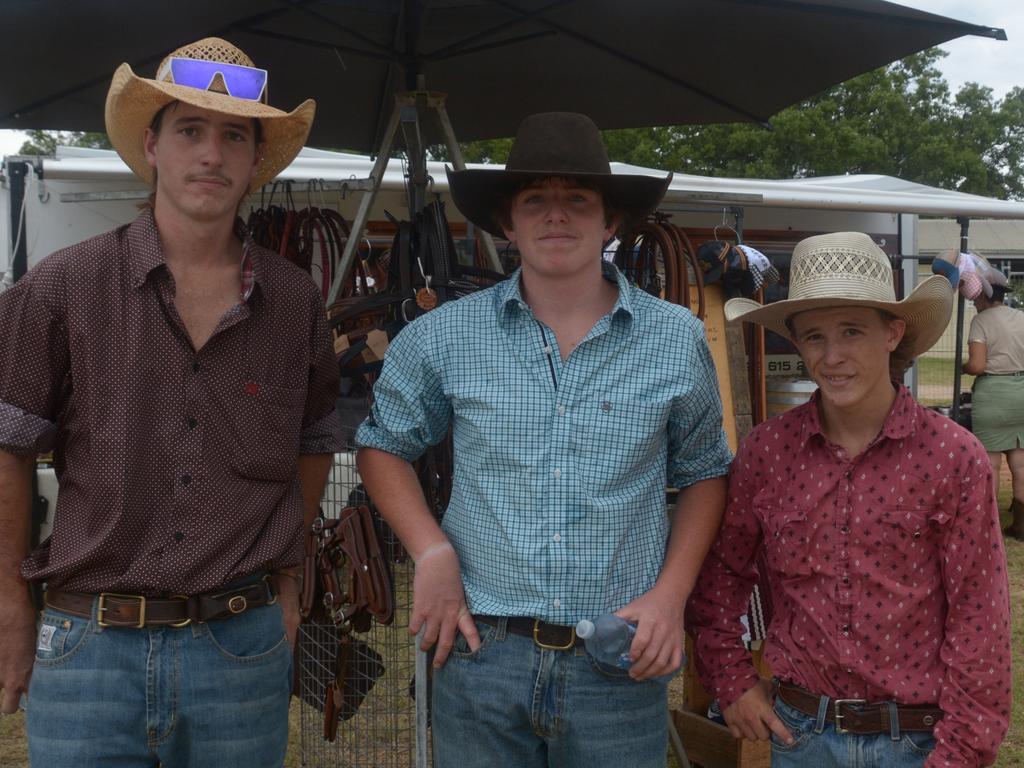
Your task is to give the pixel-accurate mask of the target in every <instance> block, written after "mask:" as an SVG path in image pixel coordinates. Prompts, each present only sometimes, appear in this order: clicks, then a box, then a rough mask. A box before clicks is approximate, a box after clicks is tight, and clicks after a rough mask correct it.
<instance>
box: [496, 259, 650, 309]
mask: <svg viewBox="0 0 1024 768" xmlns="http://www.w3.org/2000/svg"><path fill="white" fill-rule="evenodd" d="M522 274H523V268H522V267H520V268H519V269H517V270H516V271H515V272H513V273H512V274H511V275H509V278H508V279H507V280H505V281H504V282H503V283H501V284H500V285H501V290H500V291H499V292H498V296H497V298H498V301H497V310H498V321H499V322H500V321H501V320H502V319H503V318H504V317H507V316H508V315H509V314H511V313H513V312H517V311H524V310H526V309H528V306H527V304H526V300H525V299H523V292H522V286H521V278H522ZM601 276H602V277H604V279H605V280H608V281H610V282H614V283H615V284H616V285H617V286H618V288H619V296H618V298H617V299H616V300H615V305H614V306H613V307H612V311H611V316H612V318H613V319H614V318H615V317H617V316H619V315H621V316H623V317H625V318H627V319H629V320H632V318H633V291H634V290H638V289H637V288H635V287H634V286H632V285H631V284H630V282H629V281H628V280H627V279H626V276H625V275H624V274H622V272H620V271H619V269H618V268H617V267H616V266H615V265H614V264H612V263H611V262H608V261H604V260H602V261H601Z"/></svg>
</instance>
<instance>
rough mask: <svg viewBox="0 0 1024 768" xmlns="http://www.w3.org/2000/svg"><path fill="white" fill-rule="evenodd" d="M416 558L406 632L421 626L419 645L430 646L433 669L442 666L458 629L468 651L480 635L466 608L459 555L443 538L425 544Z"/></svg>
mask: <svg viewBox="0 0 1024 768" xmlns="http://www.w3.org/2000/svg"><path fill="white" fill-rule="evenodd" d="M415 560H416V571H415V574H416V575H415V578H414V579H413V585H412V596H413V603H412V616H411V618H410V620H409V631H410V632H411V633H412V634H414V635H415V634H417V633H418V632H419V631H420V627H423V640H422V642H421V643H420V648H421V649H422V650H424V651H429V650H430V649H431V648H432V647H434V646H435V644H436V647H435V648H434V668H435V669H439V668H440V667H442V666H444V663H445V661H446V660H447V659H448V654H449V652H451V649H452V643H454V642H455V632H456V630H458V631H459V632H461V633H462V636H463V637H465V638H466V641H467V642H468V643H469V647H470V650H473V651H475V650H476V649H477V648H479V647H480V635H479V633H478V632H477V631H476V624H475V623H474V621H473V617H472V616H471V615H470V613H469V609H468V608H467V607H466V595H465V592H463V590H462V572H461V571H460V569H459V557H458V555H456V554H455V549H454V548H453V547H452V545H451V544H449V543H448V542H447V541H444V542H439V543H437V544H433V545H431V546H429V547H427V548H426V549H425V550H424V551H423V552H421V553H420V554H419V556H418V557H416V558H415Z"/></svg>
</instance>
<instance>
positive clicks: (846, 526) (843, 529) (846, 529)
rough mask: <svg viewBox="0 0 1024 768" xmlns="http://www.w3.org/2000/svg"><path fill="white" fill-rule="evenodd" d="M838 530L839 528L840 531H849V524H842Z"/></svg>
mask: <svg viewBox="0 0 1024 768" xmlns="http://www.w3.org/2000/svg"><path fill="white" fill-rule="evenodd" d="M839 530H840V531H842V532H843V533H849V532H850V526H848V525H844V526H843V527H842V528H840V529H839Z"/></svg>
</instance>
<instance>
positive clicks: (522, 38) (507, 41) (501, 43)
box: [423, 29, 558, 61]
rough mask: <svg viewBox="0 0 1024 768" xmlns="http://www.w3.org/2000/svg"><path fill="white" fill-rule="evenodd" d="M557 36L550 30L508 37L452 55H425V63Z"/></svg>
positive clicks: (452, 53)
mask: <svg viewBox="0 0 1024 768" xmlns="http://www.w3.org/2000/svg"><path fill="white" fill-rule="evenodd" d="M557 34H558V32H556V31H555V30H553V29H552V30H548V31H547V32H533V33H531V34H529V35H519V36H518V37H506V38H504V39H503V40H496V41H495V42H493V43H483V44H482V45H474V46H472V47H469V48H460V49H459V50H457V51H451V53H447V54H444V55H441V54H440V52H438V53H431V54H426V55H424V57H423V58H424V60H425V61H444V60H445V59H453V58H455V57H457V56H468V55H469V54H472V53H478V52H479V51H491V50H494V49H495V48H503V47H505V46H508V45H515V44H517V43H525V42H529V41H530V40H536V39H537V38H540V37H551V36H552V35H557ZM451 47H452V46H449V47H448V48H447V49H445V50H450V49H451Z"/></svg>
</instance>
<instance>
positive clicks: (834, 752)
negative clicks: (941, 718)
mask: <svg viewBox="0 0 1024 768" xmlns="http://www.w3.org/2000/svg"><path fill="white" fill-rule="evenodd" d="M823 698H824V697H823ZM827 701H828V700H827V699H825V702H826V705H827ZM775 714H777V715H778V716H779V719H780V720H782V722H784V723H785V724H786V727H787V728H789V732H790V734H791V735H792V736H793V743H792V744H791V745H789V746H787V745H785V744H783V743H782V742H780V741H779V740H778V739H777V738H776V737H775V735H774V734H772V768H798V767H800V768H803V766H814V768H829V766H837V768H840V767H841V768H920V767H921V766H923V765H924V761H925V759H926V758H927V757H928V755H929V753H931V751H932V750H933V749H934V748H935V737H934V736H932V735H931V734H930V733H923V732H919V731H912V732H908V733H900V732H899V725H896V726H895V730H894V731H893V732H892V733H880V734H878V735H872V736H862V735H858V734H854V733H836V727H835V723H827V722H825V720H824V706H823V707H822V708H821V714H820V715H819V716H818V717H810V716H809V715H805V714H804V713H803V712H801V711H800V710H798V709H794V708H793V707H791V706H789V705H788V704H786V702H784V701H782V700H780V699H779V698H777V697H776V699H775ZM892 720H895V718H892Z"/></svg>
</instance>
